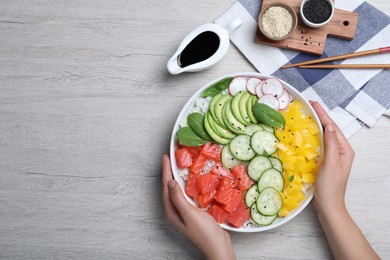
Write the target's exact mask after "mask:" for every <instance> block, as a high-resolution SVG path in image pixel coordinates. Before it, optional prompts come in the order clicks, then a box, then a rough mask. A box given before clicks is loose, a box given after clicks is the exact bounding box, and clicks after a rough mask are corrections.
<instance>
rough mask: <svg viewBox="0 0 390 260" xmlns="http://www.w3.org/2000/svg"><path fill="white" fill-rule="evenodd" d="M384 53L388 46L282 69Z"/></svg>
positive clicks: (292, 65)
mask: <svg viewBox="0 0 390 260" xmlns="http://www.w3.org/2000/svg"><path fill="white" fill-rule="evenodd" d="M386 52H390V46H387V47H383V48H378V49H373V50H367V51H360V52H355V53H350V54H343V55H337V56H332V57H328V58H322V59H317V60H309V61H304V62H299V63H295V64H289V65H285V66H283V67H282V68H283V69H288V68H292V67H297V66H303V65H309V64H316V63H321V62H328V61H334V60H342V59H348V58H354V57H361V56H367V55H373V54H383V53H386Z"/></svg>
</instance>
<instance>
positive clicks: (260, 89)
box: [256, 81, 264, 98]
mask: <svg viewBox="0 0 390 260" xmlns="http://www.w3.org/2000/svg"><path fill="white" fill-rule="evenodd" d="M263 84H264V81H261V82H260V83H259V84H258V85H257V86H256V96H257V97H258V98H261V97H262V96H263V95H264V93H263Z"/></svg>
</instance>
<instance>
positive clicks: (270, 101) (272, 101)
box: [259, 95, 280, 111]
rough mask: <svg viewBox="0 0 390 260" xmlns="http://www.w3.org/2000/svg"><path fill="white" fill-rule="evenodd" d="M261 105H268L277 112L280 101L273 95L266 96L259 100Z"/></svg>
mask: <svg viewBox="0 0 390 260" xmlns="http://www.w3.org/2000/svg"><path fill="white" fill-rule="evenodd" d="M259 103H263V104H266V105H268V106H270V107H271V108H273V109H274V110H276V111H278V110H279V107H280V104H279V100H278V99H277V98H276V97H274V96H272V95H264V96H262V97H261V98H260V99H259Z"/></svg>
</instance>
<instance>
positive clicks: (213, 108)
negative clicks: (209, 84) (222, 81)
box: [209, 93, 222, 119]
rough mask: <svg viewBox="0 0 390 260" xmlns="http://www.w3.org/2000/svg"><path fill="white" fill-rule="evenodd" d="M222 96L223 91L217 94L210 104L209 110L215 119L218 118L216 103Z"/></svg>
mask: <svg viewBox="0 0 390 260" xmlns="http://www.w3.org/2000/svg"><path fill="white" fill-rule="evenodd" d="M221 96H222V94H221V93H218V94H217V95H215V96H214V97H213V98H212V99H211V101H210V105H209V111H210V113H211V115H212V117H213V118H214V119H216V116H215V104H216V103H217V100H218V99H219V98H220V97H221Z"/></svg>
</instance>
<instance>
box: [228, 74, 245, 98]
mask: <svg viewBox="0 0 390 260" xmlns="http://www.w3.org/2000/svg"><path fill="white" fill-rule="evenodd" d="M246 83H247V80H246V78H244V77H235V78H234V79H233V80H232V82H230V85H229V88H228V91H229V93H230V95H232V96H234V95H236V94H237V93H238V92H240V91H244V90H246Z"/></svg>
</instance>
